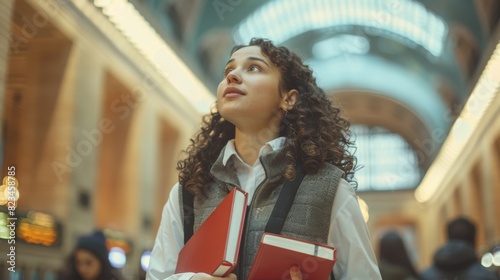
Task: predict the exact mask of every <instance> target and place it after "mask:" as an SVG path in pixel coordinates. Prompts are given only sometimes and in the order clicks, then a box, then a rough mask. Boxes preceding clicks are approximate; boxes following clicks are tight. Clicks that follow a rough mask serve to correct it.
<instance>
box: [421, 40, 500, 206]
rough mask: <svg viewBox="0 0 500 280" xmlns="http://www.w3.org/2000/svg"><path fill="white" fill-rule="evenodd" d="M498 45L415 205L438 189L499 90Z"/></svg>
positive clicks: (499, 58) (499, 61) (454, 125)
mask: <svg viewBox="0 0 500 280" xmlns="http://www.w3.org/2000/svg"><path fill="white" fill-rule="evenodd" d="M498 73H500V42H499V43H498V44H497V46H496V49H495V50H494V52H493V54H492V56H491V58H490V60H489V61H488V63H487V64H486V67H485V69H484V71H483V73H482V74H481V77H480V78H479V81H478V83H477V84H476V86H475V87H474V89H473V91H472V93H471V95H470V97H469V99H468V100H467V103H466V104H465V107H464V109H463V110H462V112H461V113H460V116H459V117H458V118H457V120H456V121H455V123H454V124H453V126H452V128H451V130H450V131H451V133H450V135H449V136H448V138H447V139H446V140H445V142H444V144H443V146H442V148H441V151H440V152H439V154H438V156H437V157H436V159H435V160H434V162H433V163H432V165H431V166H430V168H429V169H428V171H427V173H426V174H425V176H424V178H423V179H422V182H421V183H420V186H419V187H418V188H417V190H416V191H415V198H416V199H417V201H419V202H426V201H428V200H429V199H431V197H432V196H433V195H434V194H435V193H436V191H437V189H438V188H439V186H441V185H442V183H443V180H444V176H445V175H446V174H447V173H448V172H447V171H448V170H450V168H451V167H452V166H453V164H454V163H455V162H456V159H457V158H458V156H459V155H460V154H461V152H462V151H463V150H464V148H465V147H466V146H467V143H468V142H469V140H470V138H471V136H472V135H473V134H474V131H475V129H476V128H477V126H478V124H479V123H480V122H481V119H482V118H483V115H484V113H485V112H486V111H487V110H488V108H489V107H490V104H491V103H492V102H493V99H494V98H495V97H497V95H498V92H499V90H500V75H499V74H498Z"/></svg>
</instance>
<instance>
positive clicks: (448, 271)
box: [421, 217, 498, 280]
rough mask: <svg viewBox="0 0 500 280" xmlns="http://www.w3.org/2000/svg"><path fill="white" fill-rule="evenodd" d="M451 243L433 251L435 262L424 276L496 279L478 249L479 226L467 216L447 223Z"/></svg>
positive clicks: (433, 279) (434, 279) (433, 278)
mask: <svg viewBox="0 0 500 280" xmlns="http://www.w3.org/2000/svg"><path fill="white" fill-rule="evenodd" d="M447 236H448V242H447V243H446V244H445V245H444V246H442V247H441V248H439V249H438V250H437V252H436V253H435V254H434V258H433V265H432V266H431V267H430V268H428V269H426V270H425V271H423V272H422V274H421V279H423V280H437V279H440V280H441V279H453V280H472V279H473V280H497V279H498V277H497V275H496V274H495V273H494V272H493V271H489V270H488V269H486V268H485V267H483V266H482V265H481V264H480V262H479V260H478V256H477V255H476V252H475V246H476V226H475V225H474V223H473V222H472V221H470V220H469V219H467V218H465V217H459V218H457V219H455V220H452V221H450V222H449V223H448V225H447Z"/></svg>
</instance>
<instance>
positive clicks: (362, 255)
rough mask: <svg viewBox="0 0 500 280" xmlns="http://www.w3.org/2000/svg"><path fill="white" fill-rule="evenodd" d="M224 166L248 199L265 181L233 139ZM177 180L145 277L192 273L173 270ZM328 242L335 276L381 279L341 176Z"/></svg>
mask: <svg viewBox="0 0 500 280" xmlns="http://www.w3.org/2000/svg"><path fill="white" fill-rule="evenodd" d="M284 143H285V138H284V137H278V138H276V139H274V140H272V141H269V142H267V143H266V144H265V145H264V146H263V147H262V148H261V149H260V152H259V158H260V156H262V155H264V154H266V153H269V152H271V151H274V150H277V149H280V148H282V147H283V145H284ZM222 163H223V164H224V166H226V168H234V169H235V171H236V174H237V176H238V179H239V181H240V187H241V188H242V189H243V190H245V191H246V192H248V201H249V202H248V203H250V202H251V200H252V197H253V195H254V192H255V189H256V188H257V186H258V185H259V184H260V183H261V182H262V181H264V179H265V172H264V168H263V166H262V164H261V163H260V160H256V161H255V163H254V164H253V166H250V165H248V164H246V163H245V162H244V161H243V160H242V159H241V157H240V156H239V155H238V154H237V152H236V149H235V146H234V140H230V141H228V143H227V144H226V149H225V151H224V155H223V162H222ZM178 192H179V184H178V183H177V184H175V185H174V187H173V188H172V191H171V192H170V197H169V199H168V201H167V203H166V204H165V207H164V208H163V213H162V218H161V223H160V228H159V229H158V233H157V236H156V241H155V245H154V247H153V252H152V254H151V258H150V262H149V269H148V273H147V276H146V279H147V280H166V279H168V280H174V279H179V280H187V279H190V278H191V277H192V276H193V275H194V273H181V274H174V272H175V267H176V265H177V256H178V255H179V252H180V250H181V248H182V247H183V246H184V228H183V226H182V217H181V213H180V205H179V203H180V202H179V195H178ZM327 243H328V245H330V246H332V247H334V248H336V249H337V262H336V263H335V266H334V268H333V273H334V276H335V279H336V280H345V279H352V280H355V279H359V280H366V279H370V280H378V279H382V277H381V276H380V272H379V269H378V266H377V263H376V257H375V254H374V252H373V248H372V246H371V244H370V238H369V234H368V230H367V227H366V224H365V222H364V220H363V216H362V214H361V210H360V208H359V205H358V201H357V198H356V194H355V192H354V189H353V187H352V186H351V185H350V184H349V183H348V182H347V181H345V180H343V179H341V180H340V182H339V186H338V188H337V193H336V195H335V200H334V203H333V207H332V214H331V218H330V229H329V233H328V242H327Z"/></svg>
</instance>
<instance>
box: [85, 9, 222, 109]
mask: <svg viewBox="0 0 500 280" xmlns="http://www.w3.org/2000/svg"><path fill="white" fill-rule="evenodd" d="M94 5H95V6H96V7H98V8H101V9H102V12H103V14H105V15H106V16H107V17H108V19H109V21H111V22H112V23H113V24H114V25H115V27H116V28H117V29H118V30H119V31H120V32H121V33H122V34H123V36H124V37H125V38H126V39H127V40H128V41H129V42H130V43H131V44H132V45H133V46H134V47H135V48H137V50H138V51H139V52H140V53H141V55H142V56H143V57H144V58H145V60H146V61H148V62H149V63H150V64H151V65H152V66H153V67H155V69H156V70H157V71H158V73H159V74H160V75H162V76H163V77H164V78H165V79H166V80H167V81H168V82H169V83H171V84H172V85H173V86H174V87H175V88H176V89H177V90H178V92H179V93H180V94H181V95H183V96H184V98H185V99H186V100H187V101H188V102H190V103H191V104H192V105H193V106H194V107H195V108H196V109H197V110H198V111H199V112H200V113H207V112H209V109H210V105H211V104H212V103H214V102H215V97H214V95H212V94H210V92H209V91H208V89H207V88H206V87H205V86H204V85H203V84H202V83H201V82H200V80H199V79H198V78H197V77H196V76H195V75H194V74H193V73H192V72H191V70H190V69H189V68H188V67H187V66H186V64H185V63H184V62H183V61H182V60H181V59H180V58H179V57H178V56H177V54H175V53H174V51H173V50H172V49H171V48H170V47H169V46H168V45H167V44H166V43H165V41H164V40H163V38H161V37H160V35H158V33H157V32H156V31H155V30H154V29H153V28H152V27H151V25H150V24H149V23H148V21H146V20H145V19H144V18H143V17H142V15H141V14H140V13H139V12H138V11H137V10H136V9H135V7H134V6H133V5H132V4H130V3H128V2H127V1H126V0H113V1H105V0H94Z"/></svg>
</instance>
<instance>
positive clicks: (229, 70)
mask: <svg viewBox="0 0 500 280" xmlns="http://www.w3.org/2000/svg"><path fill="white" fill-rule="evenodd" d="M232 70H233V69H231V68H226V70H224V77H226V76H227V74H229V72H231V71H232Z"/></svg>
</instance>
